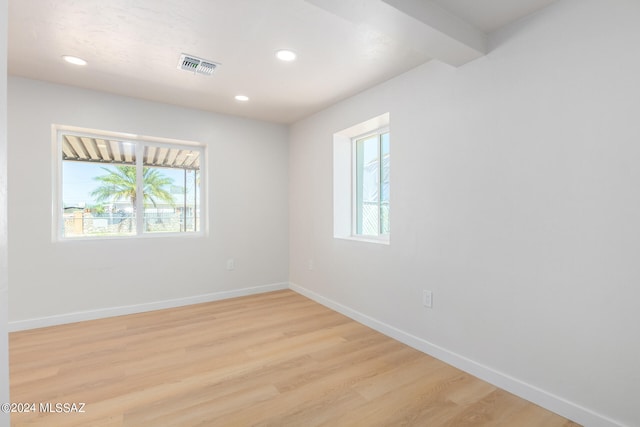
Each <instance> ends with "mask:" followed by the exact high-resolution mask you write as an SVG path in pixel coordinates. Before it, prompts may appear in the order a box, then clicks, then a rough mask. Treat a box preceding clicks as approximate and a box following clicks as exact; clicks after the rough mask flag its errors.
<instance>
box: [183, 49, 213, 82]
mask: <svg viewBox="0 0 640 427" xmlns="http://www.w3.org/2000/svg"><path fill="white" fill-rule="evenodd" d="M219 66H220V64H218V63H217V62H213V61H209V60H206V59H202V58H198V57H197V56H193V55H187V54H185V53H183V54H182V55H180V61H178V70H185V71H191V72H192V73H198V74H204V75H205V76H210V75H212V74H213V72H214V71H215V70H216V68H218V67H219Z"/></svg>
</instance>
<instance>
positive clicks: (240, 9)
mask: <svg viewBox="0 0 640 427" xmlns="http://www.w3.org/2000/svg"><path fill="white" fill-rule="evenodd" d="M552 1H554V0H433V1H430V0H366V1H363V0H161V1H159V0H136V1H131V0H108V1H105V0H9V57H8V63H9V74H11V75H17V76H24V77H28V78H34V79H40V80H46V81H51V82H55V83H63V84H68V85H73V86H79V87H85V88H91V89H96V90H101V91H106V92H112V93H116V94H121V95H126V96H133V97H137V98H143V99H149V100H153V101H158V102H165V103H171V104H175V105H181V106H186V107H192V108H199V109H204V110H209V111H215V112H221V113H226V114H233V115H239V116H244V117H251V118H256V119H261V120H268V121H273V122H279V123H291V122H293V121H295V120H298V119H300V118H302V117H305V116H307V115H309V114H312V113H314V112H316V111H319V110H321V109H322V108H325V107H327V106H329V105H331V104H332V103H334V102H336V101H338V100H340V99H344V98H346V97H349V96H351V95H353V94H355V93H358V92H360V91H362V90H364V89H367V88H369V87H371V86H374V85H376V84H378V83H380V82H382V81H385V80H387V79H389V78H391V77H394V76H396V75H398V74H401V73H403V72H405V71H407V70H409V69H411V68H414V67H416V66H418V65H420V64H423V63H425V62H427V61H429V60H431V59H432V58H437V59H440V60H442V61H444V62H448V63H451V64H452V65H461V64H463V63H465V62H468V61H469V60H473V59H474V58H476V57H478V56H480V55H482V54H483V53H486V52H485V51H484V46H485V45H486V39H485V38H486V33H488V32H490V31H493V30H495V29H497V28H499V27H501V26H503V25H506V24H508V23H510V22H513V21H515V20H517V19H520V18H521V17H523V16H525V15H527V14H529V13H531V12H533V11H535V10H537V9H539V8H541V7H544V6H546V5H548V4H549V3H551V2H552ZM282 48H288V49H292V50H294V51H296V52H297V53H298V59H297V61H295V62H292V63H284V62H281V61H279V60H278V59H276V58H275V56H274V53H275V51H276V50H278V49H282ZM183 52H184V53H188V54H192V55H196V56H199V57H202V58H205V59H209V60H212V61H215V62H219V63H221V64H222V66H221V67H220V68H219V69H218V70H216V72H215V74H214V75H213V76H211V77H206V76H202V75H196V74H192V73H188V72H185V71H181V70H178V69H177V68H176V66H177V63H178V59H179V57H180V54H181V53H183ZM62 55H75V56H79V57H82V58H84V59H86V60H87V61H88V63H89V64H88V65H87V66H86V67H76V66H72V65H69V64H67V63H64V62H63V61H62V60H61V56H62ZM237 94H244V95H247V96H249V97H250V98H251V99H250V101H249V102H246V103H241V102H238V101H235V100H234V95H237Z"/></svg>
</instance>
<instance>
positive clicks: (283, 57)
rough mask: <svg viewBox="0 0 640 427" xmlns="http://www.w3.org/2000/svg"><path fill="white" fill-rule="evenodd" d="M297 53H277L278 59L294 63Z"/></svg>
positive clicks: (286, 51)
mask: <svg viewBox="0 0 640 427" xmlns="http://www.w3.org/2000/svg"><path fill="white" fill-rule="evenodd" d="M296 56H297V55H296V53H295V52H294V51H291V50H287V49H282V50H279V51H277V52H276V57H277V58H278V59H279V60H281V61H293V60H295V59H296Z"/></svg>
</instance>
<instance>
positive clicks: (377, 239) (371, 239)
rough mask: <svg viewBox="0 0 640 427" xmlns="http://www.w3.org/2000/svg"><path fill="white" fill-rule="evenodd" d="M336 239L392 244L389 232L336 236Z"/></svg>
mask: <svg viewBox="0 0 640 427" xmlns="http://www.w3.org/2000/svg"><path fill="white" fill-rule="evenodd" d="M334 238H335V239H342V240H352V241H354V242H363V243H377V244H379V245H390V244H391V239H390V236H389V234H382V235H380V236H360V235H357V236H334Z"/></svg>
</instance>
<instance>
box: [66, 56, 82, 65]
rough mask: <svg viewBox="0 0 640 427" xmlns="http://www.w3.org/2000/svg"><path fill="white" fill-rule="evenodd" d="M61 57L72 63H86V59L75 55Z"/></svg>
mask: <svg viewBox="0 0 640 427" xmlns="http://www.w3.org/2000/svg"><path fill="white" fill-rule="evenodd" d="M62 59H64V60H65V61H67V62H68V63H69V64H73V65H87V61H85V60H84V59H82V58H78V57H77V56H70V55H64V56H63V57H62Z"/></svg>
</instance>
